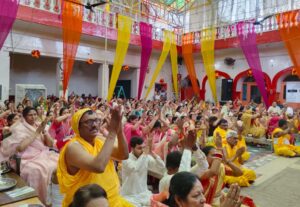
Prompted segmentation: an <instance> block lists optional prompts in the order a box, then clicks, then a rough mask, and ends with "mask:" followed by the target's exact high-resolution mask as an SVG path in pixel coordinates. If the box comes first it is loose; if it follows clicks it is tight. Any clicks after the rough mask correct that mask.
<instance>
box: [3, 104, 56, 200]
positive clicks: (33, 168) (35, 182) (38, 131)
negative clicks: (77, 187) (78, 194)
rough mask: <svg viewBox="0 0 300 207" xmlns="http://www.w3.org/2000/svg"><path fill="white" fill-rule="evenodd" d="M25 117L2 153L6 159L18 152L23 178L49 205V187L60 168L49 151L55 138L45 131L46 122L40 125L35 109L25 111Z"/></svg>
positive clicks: (28, 108)
mask: <svg viewBox="0 0 300 207" xmlns="http://www.w3.org/2000/svg"><path fill="white" fill-rule="evenodd" d="M23 118H24V120H23V121H22V122H20V123H19V124H17V125H16V126H15V127H13V128H12V135H11V136H10V137H9V138H7V139H5V140H4V141H3V143H2V145H1V148H2V152H3V153H4V154H5V155H6V156H10V155H13V154H15V153H19V155H20V157H21V165H20V175H21V177H22V178H23V179H24V180H25V181H26V182H27V183H28V185H29V186H31V187H33V188H34V189H35V190H36V191H37V193H38V196H39V199H40V200H41V201H42V202H43V203H44V204H46V198H47V187H48V185H49V183H50V179H51V175H52V171H53V170H54V169H55V168H56V166H57V161H58V154H56V153H55V152H53V151H49V147H53V139H52V138H51V137H50V135H49V134H48V133H47V132H45V131H44V128H45V125H46V122H47V119H46V120H44V121H43V122H42V123H41V124H39V123H37V122H36V118H37V112H36V109H35V108H32V107H26V108H25V109H24V110H23Z"/></svg>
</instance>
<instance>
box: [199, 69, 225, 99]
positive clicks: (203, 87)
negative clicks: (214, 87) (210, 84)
mask: <svg viewBox="0 0 300 207" xmlns="http://www.w3.org/2000/svg"><path fill="white" fill-rule="evenodd" d="M222 77H223V78H225V79H231V77H230V75H229V74H228V73H225V72H223V71H219V70H216V79H222ZM207 80H208V77H207V75H206V76H205V77H204V78H203V80H202V90H201V91H200V97H201V99H203V100H205V94H206V91H207V90H206V83H207Z"/></svg>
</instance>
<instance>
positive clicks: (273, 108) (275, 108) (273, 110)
mask: <svg viewBox="0 0 300 207" xmlns="http://www.w3.org/2000/svg"><path fill="white" fill-rule="evenodd" d="M268 113H269V114H270V113H277V114H279V115H280V114H281V109H280V107H279V106H277V103H276V102H275V101H274V102H273V103H272V106H270V107H269V109H268Z"/></svg>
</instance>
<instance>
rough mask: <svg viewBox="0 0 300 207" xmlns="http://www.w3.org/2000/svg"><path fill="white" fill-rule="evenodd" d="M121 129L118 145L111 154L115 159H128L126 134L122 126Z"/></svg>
mask: <svg viewBox="0 0 300 207" xmlns="http://www.w3.org/2000/svg"><path fill="white" fill-rule="evenodd" d="M120 129H121V130H119V132H118V147H114V148H113V151H112V154H111V157H112V158H113V159H114V160H119V161H121V160H126V159H128V156H129V152H128V144H127V141H126V138H125V136H124V133H123V130H122V127H121V128H120Z"/></svg>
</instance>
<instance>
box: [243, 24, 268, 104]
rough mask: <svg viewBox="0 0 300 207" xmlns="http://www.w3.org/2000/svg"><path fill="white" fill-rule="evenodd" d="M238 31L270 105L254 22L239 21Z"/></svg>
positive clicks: (250, 63)
mask: <svg viewBox="0 0 300 207" xmlns="http://www.w3.org/2000/svg"><path fill="white" fill-rule="evenodd" d="M237 33H238V38H239V40H240V45H241V48H242V50H243V53H244V55H245V57H246V60H247V62H248V65H249V67H250V68H251V70H252V74H253V77H254V79H255V82H256V84H257V87H258V89H259V92H260V94H261V96H262V97H263V100H264V102H265V104H266V106H267V107H268V106H269V101H268V95H267V90H266V87H265V80H264V74H263V71H262V68H261V63H260V58H259V51H258V48H257V44H256V33H255V30H254V25H253V23H252V22H250V23H245V22H239V23H238V24H237Z"/></svg>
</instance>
